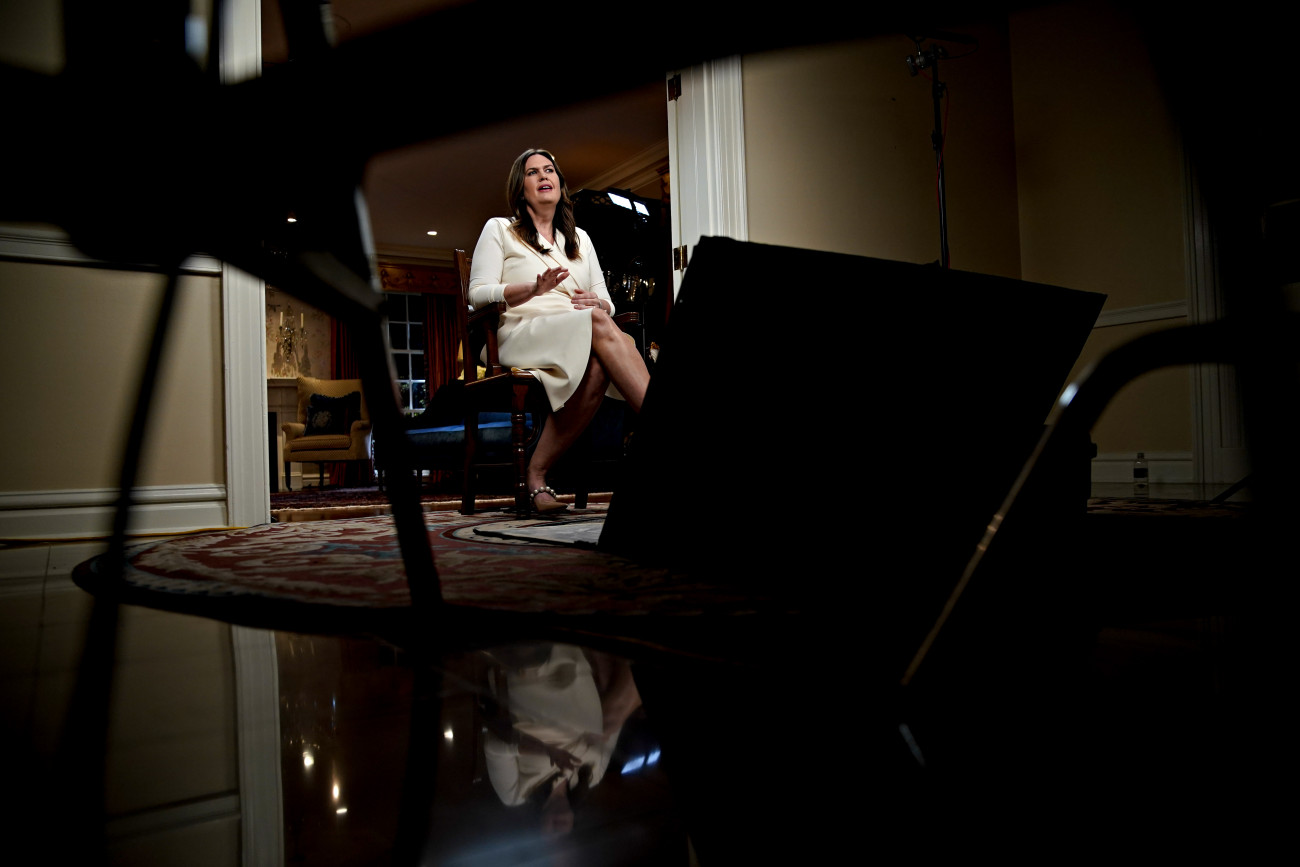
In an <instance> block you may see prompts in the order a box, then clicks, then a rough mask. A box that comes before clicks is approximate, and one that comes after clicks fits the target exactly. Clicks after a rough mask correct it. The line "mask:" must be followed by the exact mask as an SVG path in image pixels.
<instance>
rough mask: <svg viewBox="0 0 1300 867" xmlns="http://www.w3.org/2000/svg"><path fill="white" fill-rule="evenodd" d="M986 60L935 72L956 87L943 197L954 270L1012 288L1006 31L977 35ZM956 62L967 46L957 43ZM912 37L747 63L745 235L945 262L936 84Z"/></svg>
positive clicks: (945, 64) (976, 31)
mask: <svg viewBox="0 0 1300 867" xmlns="http://www.w3.org/2000/svg"><path fill="white" fill-rule="evenodd" d="M963 32H968V33H970V34H972V35H975V36H977V38H978V39H979V49H978V50H977V51H975V52H974V53H973V54H969V55H968V56H964V57H960V58H958V57H953V58H952V59H949V60H945V61H941V62H940V69H939V80H940V81H941V82H943V83H945V84H946V85H947V86H948V89H949V93H950V97H951V98H950V103H951V106H950V108H949V109H948V117H947V124H948V142H947V146H946V148H945V164H946V167H945V189H946V198H947V213H948V235H949V253H950V260H951V265H952V267H954V268H958V269H961V270H966V271H978V272H982V273H989V274H999V275H1002V276H1008V277H1018V276H1019V272H1020V261H1019V260H1020V254H1019V250H1018V244H1019V240H1018V228H1017V225H1016V177H1015V154H1014V150H1013V146H1012V145H1013V135H1012V118H1011V92H1010V66H1009V63H1008V60H1007V51H1006V34H1005V32H1003V31H1002V30H1000V29H998V28H996V27H979V28H970V29H967V30H965V31H963ZM949 47H950V50H951V53H952V54H953V55H956V54H958V53H960V52H961V51H963V50H964V49H965V46H962V45H957V44H954V45H951V46H949ZM914 51H915V45H914V43H913V42H912V40H910V39H908V38H906V37H905V36H901V35H900V36H890V37H879V38H875V39H870V40H861V41H854V42H846V43H839V44H830V45H825V46H818V47H815V48H807V49H799V50H793V51H782V52H773V53H769V54H761V55H750V56H746V57H745V58H744V61H743V66H742V69H743V73H742V75H743V81H742V83H743V88H744V114H745V172H746V190H745V192H746V197H747V202H748V214H747V216H748V221H749V238H750V240H751V241H756V242H759V243H767V244H784V245H788V246H794V247H805V248H809V249H815V250H829V251H833V252H839V253H850V254H856V255H863V256H875V257H878V258H883V259H894V260H900V261H905V262H918V263H924V262H937V261H938V260H939V256H940V234H939V208H938V202H937V183H936V168H935V156H934V150H933V147H932V145H931V140H930V135H931V132H932V131H933V129H934V103H933V100H932V97H931V89H930V82H929V81H928V80H927V79H925V78H923V77H922V76H920V75H917V76H915V77H913V76H912V75H911V74H910V72H909V71H908V67H907V64H906V63H905V61H904V58H905V57H906V56H908V55H909V54H911V53H913V52H914Z"/></svg>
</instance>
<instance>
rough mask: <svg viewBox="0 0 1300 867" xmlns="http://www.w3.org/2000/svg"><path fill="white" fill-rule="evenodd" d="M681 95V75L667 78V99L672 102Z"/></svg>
mask: <svg viewBox="0 0 1300 867" xmlns="http://www.w3.org/2000/svg"><path fill="white" fill-rule="evenodd" d="M681 95H682V77H681V75H674V76H673V77H672V78H670V79H668V101H669V102H672V101H673V100H674V99H676V98H677V97H679V96H681Z"/></svg>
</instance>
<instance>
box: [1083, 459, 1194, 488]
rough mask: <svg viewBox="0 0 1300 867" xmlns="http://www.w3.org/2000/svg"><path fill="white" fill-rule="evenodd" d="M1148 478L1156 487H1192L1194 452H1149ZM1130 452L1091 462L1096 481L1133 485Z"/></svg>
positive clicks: (1093, 477) (1093, 476)
mask: <svg viewBox="0 0 1300 867" xmlns="http://www.w3.org/2000/svg"><path fill="white" fill-rule="evenodd" d="M1145 454H1146V459H1147V468H1148V477H1149V479H1150V481H1151V482H1152V483H1154V484H1171V485H1189V484H1191V483H1192V482H1194V481H1195V480H1196V479H1195V475H1196V468H1195V466H1194V462H1193V460H1192V453H1191V452H1146V453H1145ZM1135 457H1137V455H1136V454H1133V453H1130V452H1123V453H1116V452H1109V453H1102V454H1099V455H1097V457H1095V458H1093V459H1092V480H1093V481H1094V482H1132V481H1133V459H1134V458H1135Z"/></svg>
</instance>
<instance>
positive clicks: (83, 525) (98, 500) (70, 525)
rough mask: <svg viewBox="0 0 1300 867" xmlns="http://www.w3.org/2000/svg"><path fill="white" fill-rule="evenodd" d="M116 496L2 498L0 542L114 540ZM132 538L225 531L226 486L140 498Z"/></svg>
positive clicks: (160, 489)
mask: <svg viewBox="0 0 1300 867" xmlns="http://www.w3.org/2000/svg"><path fill="white" fill-rule="evenodd" d="M116 498H117V491H115V490H112V489H106V488H97V489H91V490H62V491H19V492H7V493H0V539H5V540H32V541H40V540H49V541H57V540H67V539H98V538H103V537H106V536H108V535H109V533H111V532H112V527H113V512H114V508H115V505H114V504H115V502H116ZM135 501H136V504H135V506H134V507H133V508H132V510H131V520H130V522H129V523H128V525H127V532H128V533H131V534H140V535H145V534H152V533H183V532H188V531H192V530H201V529H205V528H208V527H225V526H227V522H228V521H229V518H228V517H227V516H228V514H229V510H228V508H227V504H226V486H225V485H158V486H153V487H145V488H140V489H138V490H137V491H136V494H135Z"/></svg>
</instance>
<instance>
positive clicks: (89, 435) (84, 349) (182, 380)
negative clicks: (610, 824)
mask: <svg viewBox="0 0 1300 867" xmlns="http://www.w3.org/2000/svg"><path fill="white" fill-rule="evenodd" d="M162 281H163V278H162V277H161V276H160V275H157V274H146V273H139V272H130V271H116V270H109V269H101V268H85V267H75V266H61V265H43V264H33V263H22V262H0V286H2V287H3V292H4V295H3V310H4V315H3V316H0V369H3V370H5V371H6V377H7V380H6V381H7V385H6V387H5V395H6V404H7V405H8V406H9V407H10V408H11V409H13V408H21V412H20V413H11V415H10V417H9V420H8V422H7V423H6V424H5V425H2V426H0V454H3V455H4V456H5V458H4V461H3V463H0V492H19V491H24V492H25V491H57V490H88V489H101V488H114V487H116V486H117V482H118V478H117V473H118V467H119V463H120V459H121V452H122V446H123V443H124V441H125V436H126V431H127V429H128V426H129V420H130V414H131V412H132V408H133V406H134V390H135V388H136V384H137V382H138V377H139V371H140V366H141V364H142V363H143V353H144V351H145V349H146V347H147V346H148V335H149V334H150V333H151V331H152V321H153V316H154V311H155V309H156V307H157V304H158V300H159V298H160V297H161V291H162V290H161V287H162ZM220 288H221V287H220V281H219V280H218V279H217V278H215V277H205V276H187V277H184V278H183V279H182V280H181V285H180V291H179V292H178V296H177V304H176V308H175V315H174V320H173V324H172V326H171V328H170V330H169V336H168V337H169V342H168V351H167V354H166V357H165V361H164V364H163V369H162V374H161V377H160V379H159V382H158V391H157V394H156V397H155V401H156V402H155V409H154V415H153V419H152V421H151V423H150V425H149V435H148V440H147V442H146V444H145V450H144V454H143V459H142V464H141V471H140V477H139V484H141V485H188V484H222V483H224V481H225V465H224V434H223V430H224V422H223V418H224V415H223V395H222V389H223V384H222V383H223V381H222V346H221V292H220Z"/></svg>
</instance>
